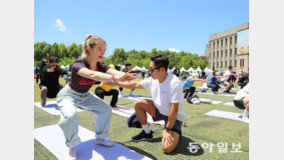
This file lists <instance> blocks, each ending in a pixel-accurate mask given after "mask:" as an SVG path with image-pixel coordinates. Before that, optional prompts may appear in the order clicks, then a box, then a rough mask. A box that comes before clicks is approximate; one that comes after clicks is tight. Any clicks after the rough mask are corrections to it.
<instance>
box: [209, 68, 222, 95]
mask: <svg viewBox="0 0 284 160" xmlns="http://www.w3.org/2000/svg"><path fill="white" fill-rule="evenodd" d="M216 75H218V73H216V72H215V71H214V72H213V76H212V77H211V78H210V80H209V82H208V83H207V87H208V88H211V90H212V92H213V93H214V94H215V93H217V92H218V90H219V88H220V86H219V84H218V80H217V78H220V77H221V76H216Z"/></svg>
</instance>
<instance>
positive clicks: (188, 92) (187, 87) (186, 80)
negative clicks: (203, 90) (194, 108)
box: [181, 75, 206, 99]
mask: <svg viewBox="0 0 284 160" xmlns="http://www.w3.org/2000/svg"><path fill="white" fill-rule="evenodd" d="M181 80H182V82H183V83H182V87H183V92H184V93H185V94H184V99H188V98H190V97H191V96H193V94H194V92H195V90H196V88H195V87H193V84H194V82H195V81H201V82H204V81H206V80H203V79H199V78H197V75H194V76H192V75H190V76H188V77H186V76H182V77H181Z"/></svg>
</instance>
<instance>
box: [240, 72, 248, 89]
mask: <svg viewBox="0 0 284 160" xmlns="http://www.w3.org/2000/svg"><path fill="white" fill-rule="evenodd" d="M248 83H249V75H248V73H246V72H243V73H242V75H241V77H240V78H239V81H238V85H239V86H240V87H241V89H243V88H244V86H245V85H247V84H248Z"/></svg>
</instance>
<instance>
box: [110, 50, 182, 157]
mask: <svg viewBox="0 0 284 160" xmlns="http://www.w3.org/2000/svg"><path fill="white" fill-rule="evenodd" d="M168 65H169V60H168V58H167V57H165V56H164V55H161V54H160V55H156V56H153V57H151V62H150V65H149V67H150V68H149V72H150V73H151V77H149V78H147V79H144V80H142V81H140V82H125V83H121V82H118V83H116V84H113V85H118V86H121V87H123V88H128V89H150V92H151V96H152V100H149V99H139V100H136V101H135V103H134V108H135V112H136V115H137V117H138V120H139V122H140V123H141V125H142V128H143V130H142V131H141V132H140V133H139V134H138V135H136V136H133V137H132V140H133V141H141V140H152V139H153V135H152V133H153V132H152V131H151V130H150V129H149V126H148V123H147V114H146V113H149V114H150V115H151V116H152V118H153V120H154V121H159V120H164V121H165V129H164V131H163V134H162V149H163V151H164V152H165V153H170V152H172V151H173V150H174V149H175V148H176V146H177V144H178V142H179V138H180V136H181V127H182V122H183V120H184V118H185V113H184V110H183V102H184V100H183V88H182V82H181V81H180V80H179V79H178V78H177V77H176V76H174V75H173V74H171V73H168V72H167V69H168Z"/></svg>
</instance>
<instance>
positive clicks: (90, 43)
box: [81, 34, 106, 58]
mask: <svg viewBox="0 0 284 160" xmlns="http://www.w3.org/2000/svg"><path fill="white" fill-rule="evenodd" d="M98 42H103V43H104V44H106V42H105V40H103V39H102V38H101V37H99V36H95V35H91V34H89V35H87V37H86V38H85V41H84V43H83V44H82V51H83V52H82V55H81V57H84V58H85V57H86V56H87V55H89V54H90V53H89V51H88V49H87V48H88V47H91V48H92V47H94V46H96V45H97V44H98Z"/></svg>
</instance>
